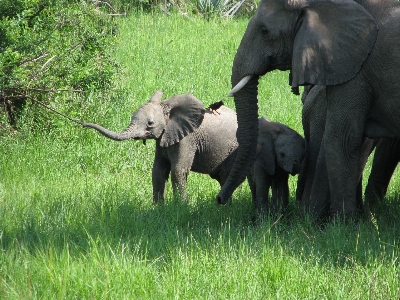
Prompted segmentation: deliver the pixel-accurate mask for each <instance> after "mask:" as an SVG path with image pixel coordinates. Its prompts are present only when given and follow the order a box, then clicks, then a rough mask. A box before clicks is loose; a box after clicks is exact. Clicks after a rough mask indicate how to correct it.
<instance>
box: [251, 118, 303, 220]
mask: <svg viewBox="0 0 400 300" xmlns="http://www.w3.org/2000/svg"><path fill="white" fill-rule="evenodd" d="M304 153H305V142H304V138H303V137H302V136H301V135H300V134H298V133H297V132H296V131H294V130H293V129H291V128H289V127H288V126H286V125H283V124H281V123H278V122H271V121H269V120H268V119H266V118H260V119H259V123H258V145H257V154H256V161H255V163H254V166H253V168H252V169H251V171H250V174H249V175H248V180H249V185H250V189H251V193H252V198H253V204H254V205H255V207H256V209H257V213H258V214H262V213H265V212H271V213H278V212H280V211H282V210H283V209H284V208H285V207H286V206H287V205H288V203H289V185H288V179H289V174H292V175H295V174H298V173H300V167H301V163H302V160H303V158H304ZM271 187H272V199H271V201H269V189H270V188H271ZM269 202H270V203H269Z"/></svg>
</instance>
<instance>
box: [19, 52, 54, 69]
mask: <svg viewBox="0 0 400 300" xmlns="http://www.w3.org/2000/svg"><path fill="white" fill-rule="evenodd" d="M47 56H49V54H48V53H45V54H43V55H41V56H39V57H35V58H28V59H25V60H23V61H22V62H21V63H20V64H19V65H18V66H19V67H21V66H23V65H25V64H27V63H30V62H35V61H38V60H41V59H42V58H45V57H47Z"/></svg>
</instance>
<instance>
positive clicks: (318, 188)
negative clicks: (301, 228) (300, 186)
mask: <svg viewBox="0 0 400 300" xmlns="http://www.w3.org/2000/svg"><path fill="white" fill-rule="evenodd" d="M320 146H321V147H320V149H319V153H318V156H317V160H316V163H315V173H314V174H312V176H311V180H312V182H307V187H308V188H309V189H310V191H309V192H307V197H308V199H304V200H303V207H304V209H305V210H306V212H308V213H310V214H311V216H312V217H313V218H315V219H317V220H323V219H325V218H326V217H327V215H328V214H329V204H330V189H329V181H328V172H327V168H326V159H325V151H324V141H322V143H321V145H320ZM307 174H310V173H307ZM307 180H309V179H308V178H307Z"/></svg>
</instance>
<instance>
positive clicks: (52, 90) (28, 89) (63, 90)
mask: <svg viewBox="0 0 400 300" xmlns="http://www.w3.org/2000/svg"><path fill="white" fill-rule="evenodd" d="M25 91H35V92H45V93H60V92H71V93H84V92H85V91H84V90H67V89H61V90H58V89H57V90H56V89H50V90H46V89H37V88H26V89H25Z"/></svg>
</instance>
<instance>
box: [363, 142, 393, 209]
mask: <svg viewBox="0 0 400 300" xmlns="http://www.w3.org/2000/svg"><path fill="white" fill-rule="evenodd" d="M399 161H400V139H389V138H387V139H379V142H378V144H377V145H376V148H375V154H374V160H373V163H372V169H371V174H370V175H369V178H368V183H367V186H366V188H365V206H366V210H367V211H373V210H374V209H375V208H376V205H377V204H378V203H379V201H381V200H382V199H383V198H384V197H385V196H386V192H387V189H388V186H389V183H390V179H391V178H392V175H393V172H394V170H395V169H396V167H397V164H398V163H399Z"/></svg>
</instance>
